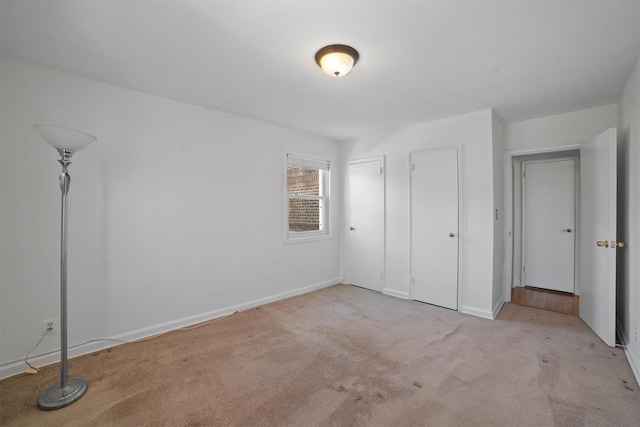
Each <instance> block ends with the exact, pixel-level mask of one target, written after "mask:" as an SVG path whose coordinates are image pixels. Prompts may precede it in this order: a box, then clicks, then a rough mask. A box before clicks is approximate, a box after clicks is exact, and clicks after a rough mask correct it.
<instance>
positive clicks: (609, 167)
mask: <svg viewBox="0 0 640 427" xmlns="http://www.w3.org/2000/svg"><path fill="white" fill-rule="evenodd" d="M580 171H581V172H580V187H581V192H580V201H581V207H580V233H581V234H580V276H579V280H580V317H581V318H582V320H584V321H585V323H586V324H587V325H589V327H590V328H591V329H593V331H594V332H595V333H596V334H597V335H598V336H599V337H600V338H601V339H602V341H604V342H605V343H606V344H607V345H609V346H611V347H614V346H615V334H616V321H615V320H616V247H617V246H618V242H617V238H616V176H617V175H616V129H615V128H612V129H609V130H607V131H605V132H603V133H602V134H600V135H598V136H597V137H595V138H594V139H592V140H591V141H589V142H588V143H586V144H584V145H583V146H582V147H581V148H580Z"/></svg>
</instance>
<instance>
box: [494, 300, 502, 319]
mask: <svg viewBox="0 0 640 427" xmlns="http://www.w3.org/2000/svg"><path fill="white" fill-rule="evenodd" d="M503 306H504V298H500V301H498V303H497V304H496V305H495V306H494V307H493V315H492V316H493V317H492V319H495V318H496V317H498V314H499V313H500V310H502V307H503Z"/></svg>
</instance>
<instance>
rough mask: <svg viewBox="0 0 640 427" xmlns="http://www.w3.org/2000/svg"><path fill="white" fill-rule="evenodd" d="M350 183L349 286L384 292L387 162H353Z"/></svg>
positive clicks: (348, 187) (373, 160)
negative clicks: (385, 177)
mask: <svg viewBox="0 0 640 427" xmlns="http://www.w3.org/2000/svg"><path fill="white" fill-rule="evenodd" d="M347 182H348V185H347V191H348V208H347V209H348V226H349V234H348V242H349V276H348V283H351V284H353V285H356V286H361V287H363V288H367V289H371V290H373V291H380V290H381V288H382V265H383V257H384V254H383V251H384V159H383V158H382V157H376V158H371V159H364V160H353V161H349V162H348V163H347Z"/></svg>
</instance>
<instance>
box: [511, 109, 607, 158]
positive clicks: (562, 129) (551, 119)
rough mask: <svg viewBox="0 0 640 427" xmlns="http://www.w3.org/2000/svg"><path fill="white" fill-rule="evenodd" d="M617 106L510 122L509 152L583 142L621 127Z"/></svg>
mask: <svg viewBox="0 0 640 427" xmlns="http://www.w3.org/2000/svg"><path fill="white" fill-rule="evenodd" d="M617 114H618V113H617V106H616V104H610V105H604V106H601V107H595V108H589V109H586V110H579V111H573V112H571V113H565V114H557V115H554V116H548V117H541V118H538V119H532V120H524V121H521V122H515V123H509V124H507V125H506V126H505V149H507V150H514V149H518V150H521V149H526V148H534V147H545V146H554V145H566V144H572V143H577V142H583V141H586V140H588V139H589V138H592V137H594V136H596V135H598V134H600V133H602V132H604V131H605V130H607V129H609V128H611V127H615V126H616V124H617Z"/></svg>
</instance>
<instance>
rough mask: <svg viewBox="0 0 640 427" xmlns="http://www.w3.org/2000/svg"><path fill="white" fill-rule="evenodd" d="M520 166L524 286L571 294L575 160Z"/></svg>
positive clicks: (540, 162)
mask: <svg viewBox="0 0 640 427" xmlns="http://www.w3.org/2000/svg"><path fill="white" fill-rule="evenodd" d="M522 166H523V167H522V215H523V218H522V277H523V283H524V285H526V286H535V287H537V288H543V289H551V290H554V291H562V292H570V293H574V292H575V237H574V236H575V188H576V187H575V167H574V160H573V159H562V160H560V159H558V160H545V161H542V160H540V161H530V162H523V164H522Z"/></svg>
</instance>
